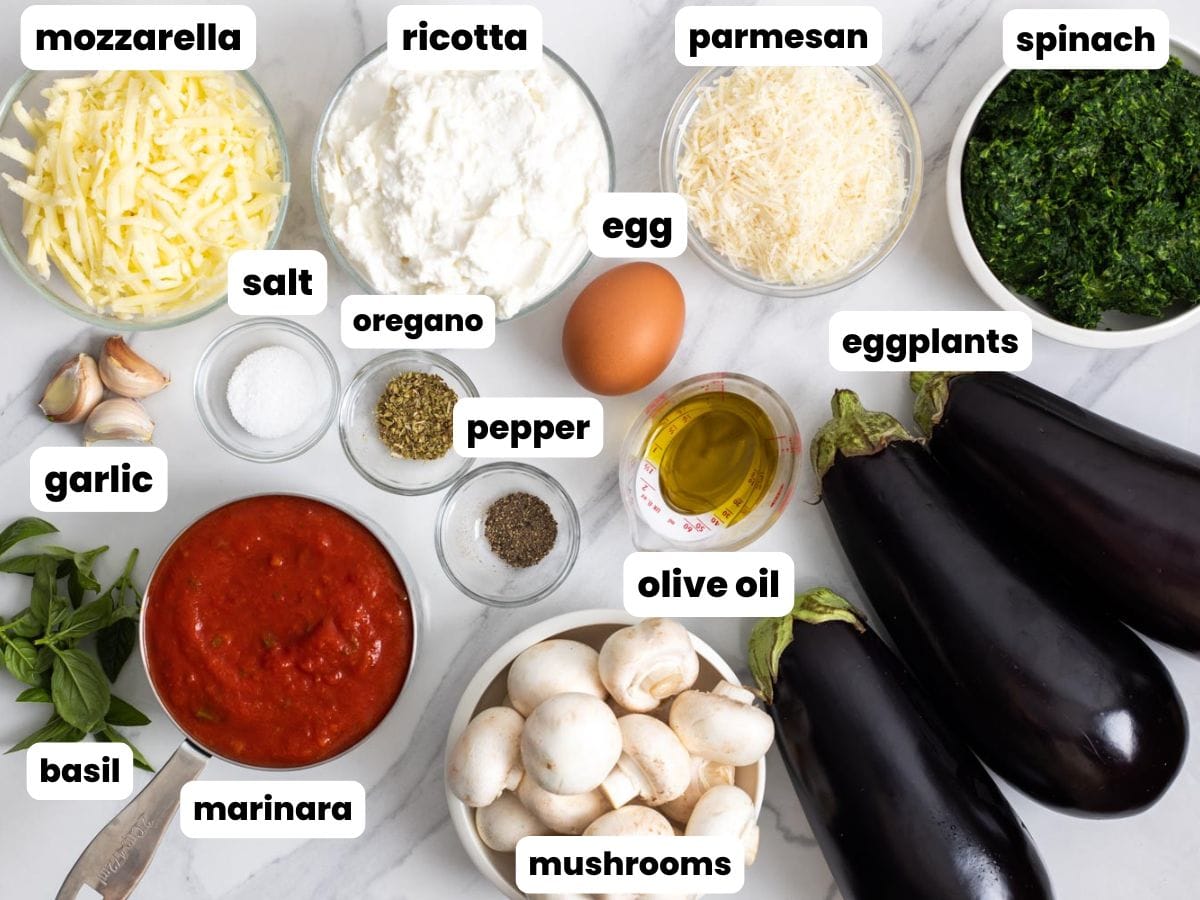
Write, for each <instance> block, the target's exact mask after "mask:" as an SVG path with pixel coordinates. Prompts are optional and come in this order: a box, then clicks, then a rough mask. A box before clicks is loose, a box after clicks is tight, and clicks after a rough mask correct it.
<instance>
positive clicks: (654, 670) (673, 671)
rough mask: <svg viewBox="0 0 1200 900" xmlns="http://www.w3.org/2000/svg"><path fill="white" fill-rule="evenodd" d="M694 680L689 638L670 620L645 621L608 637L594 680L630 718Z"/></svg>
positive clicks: (694, 658) (697, 667)
mask: <svg viewBox="0 0 1200 900" xmlns="http://www.w3.org/2000/svg"><path fill="white" fill-rule="evenodd" d="M699 674H700V659H699V657H697V656H696V648H695V647H693V646H692V638H691V635H689V634H688V632H687V629H686V628H684V627H683V626H682V625H680V624H679V623H678V622H673V621H671V620H670V619H646V620H644V621H642V622H639V623H638V624H637V625H631V626H629V627H628V628H622V629H620V630H619V631H614V632H613V633H612V634H611V635H609V638H608V640H607V641H605V642H604V646H603V647H601V648H600V680H601V681H603V682H604V686H605V687H606V688H608V692H609V693H610V694H612V695H613V698H614V699H615V700H616V701H617V702H618V703H619V704H621V706H623V707H624V708H625V709H628V710H630V711H631V712H650V710H652V709H654V708H655V707H657V706H658V704H659V702H660V701H662V700H665V699H666V698H668V697H673V696H675V695H676V694H678V693H679V692H680V691H683V690H687V689H688V688H690V687H691V686H692V685H693V684H695V683H696V678H697V677H698V676H699Z"/></svg>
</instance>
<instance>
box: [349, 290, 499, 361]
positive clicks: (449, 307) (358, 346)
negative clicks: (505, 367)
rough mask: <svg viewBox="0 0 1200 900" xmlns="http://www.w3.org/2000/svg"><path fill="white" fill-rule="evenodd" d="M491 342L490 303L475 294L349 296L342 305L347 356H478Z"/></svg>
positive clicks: (493, 315) (492, 312)
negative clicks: (416, 352) (390, 352)
mask: <svg viewBox="0 0 1200 900" xmlns="http://www.w3.org/2000/svg"><path fill="white" fill-rule="evenodd" d="M495 342H496V302H495V301H494V300H492V298H491V297H484V296H482V295H480V294H419V295H418V294H414V295H407V296H406V295H403V294H391V295H389V294H373V295H368V294H354V295H352V296H350V297H347V298H346V299H345V300H343V301H342V343H343V344H345V345H346V346H347V347H349V348H350V349H352V350H385V349H400V348H403V349H409V348H416V347H421V348H425V349H430V350H449V349H466V350H482V349H484V348H485V347H490V346H492V344H494V343H495Z"/></svg>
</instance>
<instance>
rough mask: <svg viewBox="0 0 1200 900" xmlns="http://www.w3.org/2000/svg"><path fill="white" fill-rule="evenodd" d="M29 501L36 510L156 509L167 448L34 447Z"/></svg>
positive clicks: (161, 498) (162, 494) (162, 497)
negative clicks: (165, 449)
mask: <svg viewBox="0 0 1200 900" xmlns="http://www.w3.org/2000/svg"><path fill="white" fill-rule="evenodd" d="M29 502H30V503H32V504H33V508H34V509H36V510H39V511H40V512H48V513H52V512H158V511H159V510H160V509H162V508H163V507H164V506H166V505H167V454H165V453H163V452H162V451H161V450H159V449H158V448H157V447H38V448H37V449H36V450H34V451H33V453H32V454H30V456H29Z"/></svg>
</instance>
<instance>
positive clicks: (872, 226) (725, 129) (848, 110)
mask: <svg viewBox="0 0 1200 900" xmlns="http://www.w3.org/2000/svg"><path fill="white" fill-rule="evenodd" d="M679 191H680V193H681V194H683V196H684V197H685V198H686V200H687V202H688V214H689V216H690V218H691V222H692V224H693V225H694V226H695V227H696V228H697V229H698V230H699V232H700V234H701V235H702V236H703V238H704V239H705V240H706V241H707V242H708V243H709V244H710V245H712V247H713V249H714V250H716V251H717V252H718V253H720V254H721V255H722V256H724V257H725V258H726V259H727V260H729V261H730V262H731V263H732V264H733V265H734V266H736V267H737V268H739V269H742V270H744V271H747V272H749V273H751V274H753V275H755V276H757V277H758V278H760V279H763V280H765V281H769V282H776V283H780V284H797V285H806V284H820V283H823V282H828V281H831V280H835V279H837V278H838V277H840V276H841V275H843V274H845V273H846V272H848V271H850V270H851V269H853V268H854V267H855V266H856V265H857V264H858V263H860V262H862V261H863V260H864V259H866V258H867V257H869V256H870V255H871V254H872V253H873V252H874V251H875V250H876V249H877V248H878V247H879V245H880V244H881V243H882V242H883V241H884V240H886V238H887V237H888V236H889V235H890V234H891V232H892V230H893V229H894V228H895V227H896V224H897V222H898V221H899V220H900V216H901V212H902V209H903V206H904V201H905V191H906V185H905V173H904V156H903V143H902V139H901V135H900V122H899V119H898V117H897V115H896V113H895V112H894V110H893V109H892V108H891V107H890V106H889V105H888V102H887V99H886V98H885V97H884V96H883V95H882V94H881V93H880V92H879V91H878V90H877V89H875V88H873V87H871V86H870V85H868V84H866V83H864V82H863V81H861V80H860V79H859V78H857V77H856V76H855V75H854V74H853V73H851V72H850V71H848V70H846V69H842V68H836V67H833V68H824V67H796V68H740V69H736V70H735V71H734V72H733V73H731V74H730V75H727V76H724V77H722V78H719V79H718V80H717V81H716V82H714V83H713V84H712V85H711V86H710V87H709V88H707V89H706V90H705V91H704V93H703V95H702V96H701V97H700V99H699V101H698V104H697V108H696V111H695V112H694V113H693V115H692V117H691V120H690V121H689V123H688V125H687V130H686V132H685V134H684V147H683V153H682V154H681V157H680V160H679Z"/></svg>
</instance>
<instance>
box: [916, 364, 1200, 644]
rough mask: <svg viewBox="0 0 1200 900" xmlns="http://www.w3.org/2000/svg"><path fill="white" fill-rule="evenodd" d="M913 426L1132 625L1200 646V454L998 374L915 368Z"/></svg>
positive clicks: (966, 486) (968, 483) (976, 491)
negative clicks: (1089, 582)
mask: <svg viewBox="0 0 1200 900" xmlns="http://www.w3.org/2000/svg"><path fill="white" fill-rule="evenodd" d="M913 386H914V388H915V389H917V390H918V396H917V422H918V424H919V425H921V427H922V429H923V430H924V431H925V433H926V434H928V435H929V449H930V451H931V452H932V453H933V455H934V458H935V459H937V461H938V462H939V463H941V464H942V466H943V467H944V468H945V469H946V470H947V471H949V472H950V474H951V475H952V476H953V477H954V478H956V479H957V480H958V481H959V482H960V484H962V486H963V491H964V492H970V494H971V495H973V496H976V497H978V498H979V500H980V501H981V502H982V503H985V504H987V505H990V506H993V507H996V508H998V509H1000V510H1002V511H1003V512H1004V513H1005V514H1006V515H1008V516H1009V517H1010V520H1011V521H1012V522H1013V524H1014V527H1015V528H1018V529H1020V530H1022V531H1024V532H1026V533H1028V534H1029V535H1031V536H1032V537H1033V538H1034V539H1036V540H1037V541H1039V542H1040V546H1041V547H1042V548H1043V549H1044V552H1046V553H1048V554H1049V553H1053V554H1054V555H1055V556H1056V557H1057V558H1058V559H1060V560H1061V561H1062V562H1063V563H1064V564H1066V565H1069V566H1071V567H1073V568H1074V569H1075V570H1076V571H1077V572H1078V573H1079V575H1080V577H1082V578H1087V579H1089V580H1090V581H1091V582H1092V586H1093V591H1092V595H1091V596H1089V597H1088V598H1087V599H1088V600H1089V601H1090V600H1092V599H1093V597H1094V598H1095V600H1097V601H1098V602H1100V603H1102V604H1104V606H1105V607H1106V608H1107V609H1109V610H1110V612H1111V613H1112V614H1113V615H1116V616H1118V617H1119V618H1121V619H1122V620H1123V621H1124V622H1126V623H1128V624H1129V625H1131V626H1133V627H1134V628H1136V629H1137V630H1138V631H1140V632H1142V633H1143V634H1145V635H1147V636H1148V637H1152V638H1155V639H1156V640H1160V641H1163V642H1164V643H1168V644H1173V645H1174V646H1176V647H1180V648H1182V649H1184V650H1190V651H1197V650H1200V456H1197V455H1196V454H1194V453H1188V452H1187V451H1186V450H1181V449H1179V448H1177V447H1172V446H1171V445H1170V444H1166V443H1163V442H1162V441H1157V440H1154V439H1153V438H1150V437H1147V436H1146V435H1143V434H1139V433H1138V432H1136V431H1134V430H1132V429H1130V428H1126V427H1124V426H1123V425H1118V424H1117V423H1116V422H1112V421H1110V420H1109V419H1105V418H1104V417H1103V416H1098V415H1096V414H1095V413H1093V412H1089V411H1088V410H1086V409H1083V408H1082V407H1080V406H1077V405H1076V404H1074V403H1072V402H1070V401H1069V400H1064V399H1063V398H1062V397H1059V396H1056V395H1055V394H1052V393H1050V392H1049V391H1047V390H1045V389H1043V388H1040V387H1038V386H1037V385H1034V384H1031V383H1030V382H1028V381H1024V380H1023V379H1020V378H1017V377H1016V376H1014V375H1008V374H1005V373H986V374H985V373H980V374H966V375H951V374H946V373H938V374H927V373H917V374H916V375H914V377H913Z"/></svg>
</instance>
